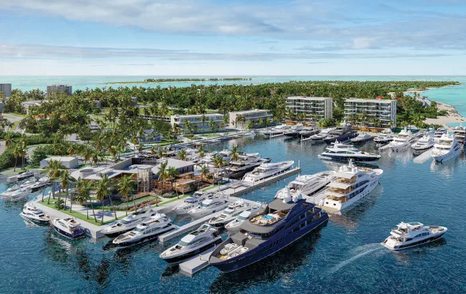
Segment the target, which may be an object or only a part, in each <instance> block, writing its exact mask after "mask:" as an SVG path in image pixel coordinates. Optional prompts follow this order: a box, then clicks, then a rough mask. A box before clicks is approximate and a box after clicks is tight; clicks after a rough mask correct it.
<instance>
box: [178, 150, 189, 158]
mask: <svg viewBox="0 0 466 294" xmlns="http://www.w3.org/2000/svg"><path fill="white" fill-rule="evenodd" d="M177 156H178V159H180V160H186V156H187V154H186V150H184V149H181V150H180V151H178V154H177Z"/></svg>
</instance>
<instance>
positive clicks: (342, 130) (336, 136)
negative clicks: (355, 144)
mask: <svg viewBox="0 0 466 294" xmlns="http://www.w3.org/2000/svg"><path fill="white" fill-rule="evenodd" d="M357 135H358V133H357V132H356V131H355V130H353V128H351V125H344V126H341V127H337V128H336V129H334V130H331V131H329V132H328V135H327V137H325V138H324V142H325V143H327V144H330V143H333V142H335V141H339V142H345V141H348V140H350V139H352V138H354V137H356V136H357Z"/></svg>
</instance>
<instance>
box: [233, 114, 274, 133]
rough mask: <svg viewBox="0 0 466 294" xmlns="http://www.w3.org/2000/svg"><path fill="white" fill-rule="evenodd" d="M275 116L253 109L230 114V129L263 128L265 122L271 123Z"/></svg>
mask: <svg viewBox="0 0 466 294" xmlns="http://www.w3.org/2000/svg"><path fill="white" fill-rule="evenodd" d="M272 117H273V115H272V114H271V113H270V111H268V110H263V109H253V110H246V111H234V112H230V113H229V125H230V128H234V129H240V130H246V129H248V128H256V127H260V126H262V124H263V123H264V122H265V121H267V120H268V121H271V120H272Z"/></svg>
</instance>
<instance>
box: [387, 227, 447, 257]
mask: <svg viewBox="0 0 466 294" xmlns="http://www.w3.org/2000/svg"><path fill="white" fill-rule="evenodd" d="M447 231H448V229H447V228H446V227H442V226H425V225H423V224H422V223H419V222H412V223H404V222H402V223H400V224H398V225H397V226H396V227H395V228H394V229H392V230H391V231H390V236H388V238H387V239H385V241H383V243H382V245H383V246H385V247H386V248H388V249H390V250H394V251H398V250H404V249H408V248H411V247H415V246H419V245H423V244H427V243H430V242H433V241H436V240H438V239H440V238H442V237H443V235H444V234H445V233H446V232H447Z"/></svg>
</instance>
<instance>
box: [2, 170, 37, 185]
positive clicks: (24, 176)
mask: <svg viewBox="0 0 466 294" xmlns="http://www.w3.org/2000/svg"><path fill="white" fill-rule="evenodd" d="M32 176H34V173H33V172H32V171H27V172H24V173H20V174H17V175H14V176H11V177H8V178H7V179H6V181H7V183H15V182H20V181H23V180H25V179H27V178H30V177H32Z"/></svg>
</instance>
